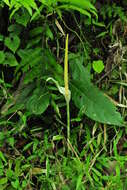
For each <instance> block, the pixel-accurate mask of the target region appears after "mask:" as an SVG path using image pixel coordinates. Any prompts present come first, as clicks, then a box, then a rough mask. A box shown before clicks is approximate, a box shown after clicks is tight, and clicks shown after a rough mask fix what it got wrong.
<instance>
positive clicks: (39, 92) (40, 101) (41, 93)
mask: <svg viewBox="0 0 127 190" xmlns="http://www.w3.org/2000/svg"><path fill="white" fill-rule="evenodd" d="M49 100H50V95H49V93H48V92H47V91H46V89H44V88H37V89H35V90H34V92H33V95H32V96H31V97H30V98H29V100H28V102H27V104H26V108H27V109H28V110H29V111H30V112H31V113H33V114H36V115H38V114H42V113H43V112H44V111H45V110H46V109H47V107H48V105H49Z"/></svg>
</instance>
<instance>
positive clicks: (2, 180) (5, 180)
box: [0, 177, 8, 185]
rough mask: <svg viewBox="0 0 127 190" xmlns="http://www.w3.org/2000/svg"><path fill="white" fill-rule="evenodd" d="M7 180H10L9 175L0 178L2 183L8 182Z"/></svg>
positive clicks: (0, 183)
mask: <svg viewBox="0 0 127 190" xmlns="http://www.w3.org/2000/svg"><path fill="white" fill-rule="evenodd" d="M7 181H8V179H7V177H3V178H0V185H3V184H5V183H7Z"/></svg>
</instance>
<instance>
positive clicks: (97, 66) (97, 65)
mask: <svg viewBox="0 0 127 190" xmlns="http://www.w3.org/2000/svg"><path fill="white" fill-rule="evenodd" d="M92 66H93V69H94V71H95V72H97V73H101V72H102V71H103V70H104V63H103V61H102V60H97V61H93V63H92Z"/></svg>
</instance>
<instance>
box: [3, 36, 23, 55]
mask: <svg viewBox="0 0 127 190" xmlns="http://www.w3.org/2000/svg"><path fill="white" fill-rule="evenodd" d="M5 45H6V46H7V47H8V48H9V49H10V50H11V51H12V52H13V53H15V52H16V50H17V49H18V47H19V45H20V38H19V37H18V36H17V35H10V36H9V37H6V38H5Z"/></svg>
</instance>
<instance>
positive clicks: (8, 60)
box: [3, 52, 18, 67]
mask: <svg viewBox="0 0 127 190" xmlns="http://www.w3.org/2000/svg"><path fill="white" fill-rule="evenodd" d="M3 65H9V66H10V67H14V66H17V65H18V62H17V60H16V58H15V56H14V55H13V54H12V53H8V52H6V53H5V60H4V62H3Z"/></svg>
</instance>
